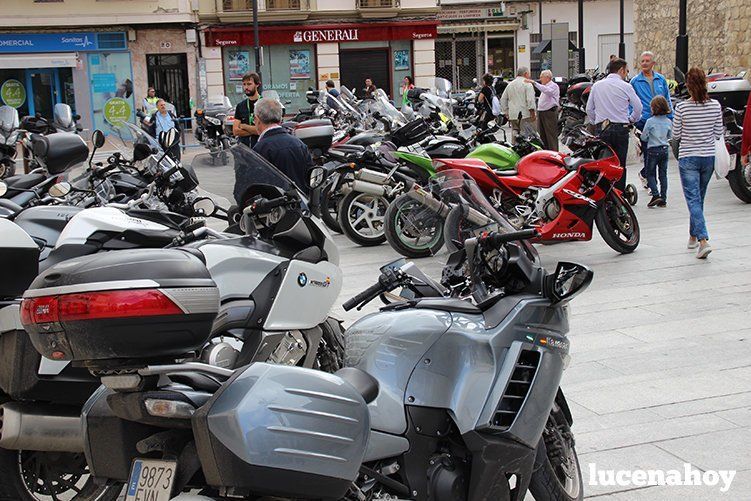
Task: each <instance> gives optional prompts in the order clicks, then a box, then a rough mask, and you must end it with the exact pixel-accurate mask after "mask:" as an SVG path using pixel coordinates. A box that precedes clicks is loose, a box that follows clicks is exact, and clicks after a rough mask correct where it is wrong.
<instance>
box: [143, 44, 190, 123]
mask: <svg viewBox="0 0 751 501" xmlns="http://www.w3.org/2000/svg"><path fill="white" fill-rule="evenodd" d="M146 72H147V73H148V80H149V87H154V89H155V90H156V95H157V96H158V97H161V98H162V99H164V100H165V101H167V102H169V103H172V104H173V105H174V106H175V110H176V111H177V115H178V116H179V117H189V116H190V89H189V87H188V56H187V54H147V55H146Z"/></svg>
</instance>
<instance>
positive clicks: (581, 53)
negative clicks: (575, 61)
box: [579, 0, 585, 73]
mask: <svg viewBox="0 0 751 501" xmlns="http://www.w3.org/2000/svg"><path fill="white" fill-rule="evenodd" d="M584 70H585V68H584V0H579V73H584Z"/></svg>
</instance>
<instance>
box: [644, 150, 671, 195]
mask: <svg viewBox="0 0 751 501" xmlns="http://www.w3.org/2000/svg"><path fill="white" fill-rule="evenodd" d="M647 151H648V154H649V156H648V157H647V175H646V176H645V177H646V178H647V184H648V185H649V191H651V192H652V196H653V197H660V198H662V199H663V200H667V196H668V147H667V146H654V147H652V148H649V149H647ZM658 173H659V177H660V189H659V190H658V189H657V176H658Z"/></svg>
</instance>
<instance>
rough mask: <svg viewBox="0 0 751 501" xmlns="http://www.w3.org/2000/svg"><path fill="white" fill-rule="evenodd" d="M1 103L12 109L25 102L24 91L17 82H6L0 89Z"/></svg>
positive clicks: (21, 85)
mask: <svg viewBox="0 0 751 501" xmlns="http://www.w3.org/2000/svg"><path fill="white" fill-rule="evenodd" d="M0 98H2V100H3V103H5V104H7V105H8V106H12V107H13V108H20V107H21V106H23V103H24V102H26V89H25V88H24V86H23V84H22V83H21V82H19V81H18V80H6V81H5V83H3V86H2V87H0Z"/></svg>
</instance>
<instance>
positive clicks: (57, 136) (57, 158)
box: [31, 132, 89, 174]
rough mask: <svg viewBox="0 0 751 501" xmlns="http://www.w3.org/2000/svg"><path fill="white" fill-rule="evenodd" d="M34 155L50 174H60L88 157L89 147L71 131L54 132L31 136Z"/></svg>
mask: <svg viewBox="0 0 751 501" xmlns="http://www.w3.org/2000/svg"><path fill="white" fill-rule="evenodd" d="M31 142H32V148H33V149H34V155H35V156H36V157H37V159H38V160H39V162H40V163H41V164H42V165H44V167H45V168H46V169H47V172H49V173H50V174H62V173H63V172H65V171H66V170H68V169H70V168H71V167H74V166H76V165H78V164H80V163H83V162H85V161H86V159H88V158H89V147H88V146H86V143H85V142H84V141H83V139H81V136H79V135H77V134H74V133H72V132H56V133H54V134H49V135H46V136H40V135H36V134H35V135H33V136H32V137H31Z"/></svg>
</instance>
